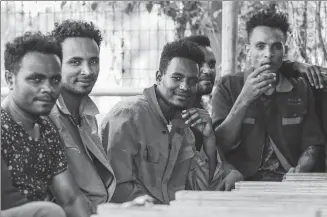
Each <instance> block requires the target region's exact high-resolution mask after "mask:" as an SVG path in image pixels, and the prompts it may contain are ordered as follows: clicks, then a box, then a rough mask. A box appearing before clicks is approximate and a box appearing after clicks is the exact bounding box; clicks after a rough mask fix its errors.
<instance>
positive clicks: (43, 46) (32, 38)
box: [4, 31, 62, 73]
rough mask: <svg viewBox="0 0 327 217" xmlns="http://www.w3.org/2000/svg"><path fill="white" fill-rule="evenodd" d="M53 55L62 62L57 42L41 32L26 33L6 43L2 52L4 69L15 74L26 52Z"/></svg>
mask: <svg viewBox="0 0 327 217" xmlns="http://www.w3.org/2000/svg"><path fill="white" fill-rule="evenodd" d="M33 51H34V52H40V53H44V54H55V55H57V56H58V57H59V59H60V61H62V50H61V46H60V44H59V43H58V41H57V40H56V39H55V38H53V37H52V36H50V35H44V34H42V33H41V32H39V31H38V32H26V33H25V34H24V35H22V36H18V37H16V38H14V40H13V41H11V42H8V43H6V45H5V52H4V61H5V62H4V65H5V69H6V70H8V71H11V72H13V73H17V72H18V71H19V69H20V64H21V61H22V58H23V57H24V56H25V54H26V53H28V52H33Z"/></svg>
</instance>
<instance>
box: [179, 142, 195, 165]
mask: <svg viewBox="0 0 327 217" xmlns="http://www.w3.org/2000/svg"><path fill="white" fill-rule="evenodd" d="M194 151H195V150H194V149H193V147H192V146H187V147H185V148H183V149H182V150H181V153H180V155H179V158H178V159H179V160H178V162H180V163H182V162H184V161H186V160H188V159H191V158H193V157H194Z"/></svg>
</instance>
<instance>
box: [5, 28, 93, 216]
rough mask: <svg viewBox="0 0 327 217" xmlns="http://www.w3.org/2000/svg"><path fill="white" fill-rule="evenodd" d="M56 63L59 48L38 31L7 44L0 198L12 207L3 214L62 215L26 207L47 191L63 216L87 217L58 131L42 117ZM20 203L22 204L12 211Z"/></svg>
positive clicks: (56, 89) (51, 98)
mask: <svg viewBox="0 0 327 217" xmlns="http://www.w3.org/2000/svg"><path fill="white" fill-rule="evenodd" d="M61 60H62V54H61V49H60V45H59V44H58V43H57V42H56V41H55V40H54V39H53V38H52V37H48V36H44V35H42V34H41V33H39V32H37V33H26V34H24V35H23V36H19V37H17V38H15V39H14V40H13V41H12V42H8V43H7V44H6V49H5V53H4V64H5V69H6V72H5V78H6V82H7V84H8V87H9V95H8V97H7V98H6V99H5V100H4V101H3V102H2V104H1V157H2V158H1V160H2V163H1V164H2V165H1V166H2V167H1V174H2V175H1V176H2V177H1V181H3V182H7V183H6V184H5V185H2V187H4V186H6V188H7V189H1V193H3V192H6V193H7V194H6V195H3V194H2V199H3V200H6V201H7V203H10V202H11V200H12V203H10V204H6V207H1V208H8V209H7V210H5V211H4V212H3V213H2V214H3V215H9V216H10V215H11V214H13V216H24V217H25V216H26V217H27V216H38V213H43V214H44V215H46V214H50V213H51V212H52V211H53V208H55V210H57V211H56V212H57V213H54V214H52V215H49V216H62V215H63V214H62V211H60V209H59V210H58V209H57V208H56V206H54V205H52V204H50V205H49V204H48V203H30V202H36V201H42V200H45V199H46V197H47V193H48V190H49V189H51V191H52V193H53V194H54V196H55V198H56V200H57V202H58V203H59V204H60V205H61V206H62V208H63V209H64V210H65V212H66V215H67V216H71V217H77V216H78V217H86V216H89V212H88V210H87V209H86V208H85V207H86V201H85V199H84V197H83V195H82V194H81V192H80V191H79V189H78V188H77V187H76V183H75V182H74V180H73V178H72V177H71V174H70V173H69V172H68V170H67V159H66V155H65V153H64V150H63V149H62V147H61V141H60V138H59V136H58V132H57V131H56V129H55V128H53V127H52V126H51V124H50V123H49V122H48V121H47V120H46V119H45V118H43V117H42V116H46V115H48V114H49V113H50V112H51V109H52V108H53V106H54V105H55V102H56V100H57V98H58V95H59V93H60V88H61V74H60V71H61V69H60V67H61ZM6 167H7V168H6ZM5 177H6V178H7V179H5ZM8 181H9V182H10V181H11V183H8ZM2 184H3V183H2ZM8 188H9V189H10V191H9V189H8ZM12 189H16V191H15V190H12ZM17 191H18V192H20V194H17ZM22 197H23V198H22ZM21 204H25V205H23V206H21V207H17V208H14V207H15V206H16V205H21ZM51 207H52V208H51ZM39 208H40V209H39ZM24 210H25V211H24ZM47 211H48V212H47Z"/></svg>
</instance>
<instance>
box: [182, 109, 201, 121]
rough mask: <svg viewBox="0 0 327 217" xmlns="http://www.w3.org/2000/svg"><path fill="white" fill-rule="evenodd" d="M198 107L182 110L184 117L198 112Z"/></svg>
mask: <svg viewBox="0 0 327 217" xmlns="http://www.w3.org/2000/svg"><path fill="white" fill-rule="evenodd" d="M197 112H198V109H197V108H190V109H187V110H183V111H182V118H186V119H187V118H188V117H189V116H192V115H193V114H195V113H197Z"/></svg>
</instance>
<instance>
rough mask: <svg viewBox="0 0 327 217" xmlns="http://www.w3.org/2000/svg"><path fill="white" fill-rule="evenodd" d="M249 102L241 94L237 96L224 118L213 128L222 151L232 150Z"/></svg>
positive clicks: (238, 135) (238, 136)
mask: <svg viewBox="0 0 327 217" xmlns="http://www.w3.org/2000/svg"><path fill="white" fill-rule="evenodd" d="M248 107H249V103H247V102H245V101H244V100H243V99H242V97H241V95H240V96H239V97H238V98H237V100H236V102H235V103H234V105H233V107H232V109H231V111H230V112H229V114H228V115H227V117H226V119H225V120H224V121H223V122H222V123H221V124H220V125H218V126H217V127H216V128H215V134H216V138H217V144H218V146H219V147H220V149H221V150H222V151H223V153H226V152H228V151H230V150H232V149H233V148H234V147H233V145H235V143H236V142H238V141H239V140H240V132H241V128H242V122H243V119H244V117H245V115H246V112H247V110H248Z"/></svg>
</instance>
